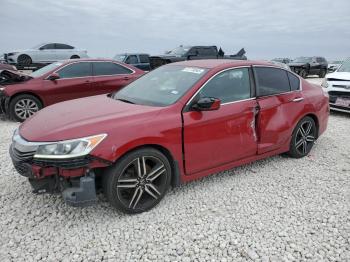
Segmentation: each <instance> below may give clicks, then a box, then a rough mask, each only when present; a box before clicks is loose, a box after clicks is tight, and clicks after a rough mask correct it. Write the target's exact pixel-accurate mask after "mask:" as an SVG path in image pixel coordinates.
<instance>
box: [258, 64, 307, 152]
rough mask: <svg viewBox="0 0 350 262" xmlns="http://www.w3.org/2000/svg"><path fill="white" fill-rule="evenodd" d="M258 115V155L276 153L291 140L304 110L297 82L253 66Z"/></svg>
mask: <svg viewBox="0 0 350 262" xmlns="http://www.w3.org/2000/svg"><path fill="white" fill-rule="evenodd" d="M254 75H255V80H256V89H257V101H258V104H259V107H260V111H259V115H258V138H259V142H258V153H259V154H263V153H266V152H269V151H272V150H276V149H278V148H280V147H281V146H282V145H284V144H285V143H286V142H287V141H288V140H289V139H290V136H291V133H292V131H293V128H294V125H295V123H296V121H297V119H298V118H299V117H300V115H301V113H302V111H303V109H304V97H303V95H302V92H301V90H300V78H299V77H298V76H296V75H295V74H293V73H291V72H289V71H286V70H283V69H279V68H273V67H263V66H254Z"/></svg>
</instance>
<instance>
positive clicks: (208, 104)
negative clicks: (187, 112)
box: [192, 97, 221, 111]
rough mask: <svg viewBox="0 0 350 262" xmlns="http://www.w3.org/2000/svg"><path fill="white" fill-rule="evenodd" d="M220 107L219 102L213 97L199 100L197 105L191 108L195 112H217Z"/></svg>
mask: <svg viewBox="0 0 350 262" xmlns="http://www.w3.org/2000/svg"><path fill="white" fill-rule="evenodd" d="M220 105H221V100H220V99H218V98H214V97H203V98H200V99H199V100H198V101H197V103H195V104H194V105H193V106H192V109H193V110H195V111H213V110H218V109H219V108H220Z"/></svg>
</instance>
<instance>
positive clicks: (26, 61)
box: [17, 55, 32, 66]
mask: <svg viewBox="0 0 350 262" xmlns="http://www.w3.org/2000/svg"><path fill="white" fill-rule="evenodd" d="M17 64H19V65H21V66H30V65H31V64H32V59H31V58H30V56H28V55H20V56H19V57H18V58H17Z"/></svg>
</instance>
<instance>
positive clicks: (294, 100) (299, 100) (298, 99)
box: [292, 97, 304, 102]
mask: <svg viewBox="0 0 350 262" xmlns="http://www.w3.org/2000/svg"><path fill="white" fill-rule="evenodd" d="M303 100H304V98H303V97H297V98H294V99H293V100H292V102H301V101H303Z"/></svg>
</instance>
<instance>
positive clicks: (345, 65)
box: [337, 58, 350, 72]
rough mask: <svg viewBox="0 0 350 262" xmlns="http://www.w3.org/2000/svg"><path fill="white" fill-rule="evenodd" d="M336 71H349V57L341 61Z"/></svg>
mask: <svg viewBox="0 0 350 262" xmlns="http://www.w3.org/2000/svg"><path fill="white" fill-rule="evenodd" d="M337 72H350V58H349V59H347V60H345V61H344V62H343V63H342V65H341V66H340V67H339V68H338V70H337Z"/></svg>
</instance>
